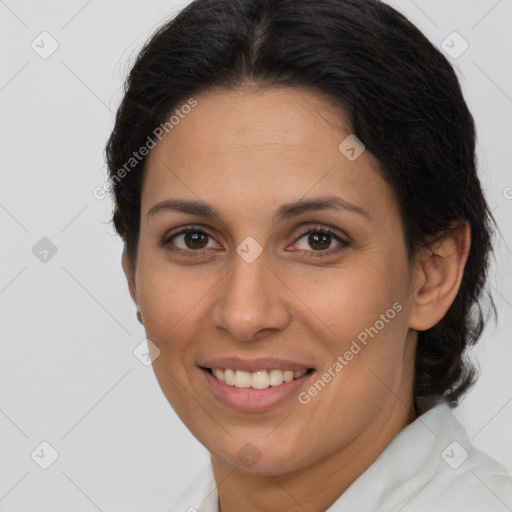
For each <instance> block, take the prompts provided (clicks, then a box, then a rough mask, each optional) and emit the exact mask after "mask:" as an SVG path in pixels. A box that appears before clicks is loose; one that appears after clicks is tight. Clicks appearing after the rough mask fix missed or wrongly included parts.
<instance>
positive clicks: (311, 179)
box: [142, 88, 390, 211]
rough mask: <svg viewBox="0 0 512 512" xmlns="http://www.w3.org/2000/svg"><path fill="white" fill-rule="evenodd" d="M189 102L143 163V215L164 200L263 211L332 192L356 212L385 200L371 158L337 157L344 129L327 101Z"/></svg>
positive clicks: (264, 95) (245, 97)
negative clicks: (215, 203) (197, 201)
mask: <svg viewBox="0 0 512 512" xmlns="http://www.w3.org/2000/svg"><path fill="white" fill-rule="evenodd" d="M196 99H197V106H195V107H194V108H193V109H191V110H190V111H189V113H188V114H186V115H182V116H181V118H180V120H179V123H177V124H176V125H175V126H174V127H173V128H172V130H170V132H169V133H168V134H166V135H164V137H163V138H162V141H161V142H158V143H157V145H156V147H155V148H154V149H153V150H152V151H151V153H150V155H149V157H148V162H147V165H146V173H147V175H146V177H145V180H144V181H145V185H144V191H143V197H142V202H143V210H144V208H146V209H145V210H144V211H147V208H149V207H150V206H151V204H154V203H155V202H158V201H163V200H165V199H168V198H169V196H171V197H182V196H186V197H189V198H191V199H192V198H193V199H197V198H202V199H206V198H216V199H217V200H218V201H220V202H226V201H227V200H229V205H232V206H233V207H234V206H235V205H238V206H239V207H242V206H244V205H245V206H247V202H248V201H250V202H251V204H254V205H258V206H259V211H265V209H266V208H270V207H272V210H273V209H274V207H275V206H276V205H277V204H278V203H285V202H289V201H291V200H297V199H299V198H301V197H304V196H306V195H307V194H312V195H319V194H320V195H321V194H323V195H325V194H332V193H333V192H336V191H338V192H340V193H342V195H343V198H344V199H345V200H347V201H350V202H358V203H359V204H360V205H361V206H362V207H364V204H365V203H371V202H373V203H375V204H374V206H377V203H378V201H377V202H376V196H386V194H387V195H388V196H389V194H390V190H388V186H387V184H386V183H385V182H384V180H383V179H382V178H381V176H380V174H379V172H378V162H377V160H376V159H375V157H374V156H373V155H372V154H371V153H369V152H368V151H364V152H363V153H362V154H361V155H360V156H359V157H358V158H357V159H356V160H354V161H351V160H349V159H348V158H347V157H346V156H345V155H344V154H343V153H342V152H341V151H340V149H339V146H340V143H342V142H343V141H344V140H345V139H346V138H347V137H349V136H350V135H351V128H350V124H349V122H348V120H347V118H346V116H345V114H344V112H343V111H342V110H341V109H340V108H338V107H336V106H335V105H334V104H333V103H332V102H330V101H329V100H328V99H327V98H326V97H323V96H320V95H318V94H315V93H313V92H310V91H306V90H300V89H292V88H280V89H255V88H241V89H236V90H229V91H226V90H218V91H209V92H207V93H205V94H202V95H198V96H197V97H196ZM177 108H178V109H179V106H178V107H177ZM372 195H373V196H372ZM381 199H384V200H386V199H387V200H388V201H389V200H390V197H381ZM209 202H211V201H209ZM150 203H151V204H150ZM382 206H383V205H382Z"/></svg>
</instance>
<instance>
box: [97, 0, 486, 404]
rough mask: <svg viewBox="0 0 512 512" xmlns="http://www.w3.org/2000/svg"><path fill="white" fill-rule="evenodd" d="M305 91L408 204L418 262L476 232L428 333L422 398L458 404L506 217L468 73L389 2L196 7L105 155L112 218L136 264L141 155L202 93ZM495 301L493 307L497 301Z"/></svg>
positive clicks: (150, 48) (153, 65)
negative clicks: (333, 109) (257, 88)
mask: <svg viewBox="0 0 512 512" xmlns="http://www.w3.org/2000/svg"><path fill="white" fill-rule="evenodd" d="M248 82H251V83H257V84H261V86H291V87H298V86H300V87H306V88H308V89H310V90H311V91H312V92H315V91H316V92H318V93H322V94H323V95H327V96H328V97H330V98H331V99H332V101H333V102H334V103H335V104H337V105H339V106H340V107H342V108H343V109H344V111H345V112H346V113H347V114H348V116H349V120H350V122H351V127H352V130H353V133H354V134H355V135H356V136H357V137H358V138H359V139H360V140H361V141H362V142H363V143H364V144H365V146H366V148H367V149H368V150H369V151H370V152H371V153H373V154H374V155H375V157H376V158H377V159H378V161H379V163H380V166H381V172H382V175H383V177H384V178H385V179H386V180H387V182H388V183H389V184H390V185H391V187H392V188H393V190H394V191H395V193H396V197H397V199H398V202H399V205H400V209H401V214H402V220H403V229H404V237H405V241H406V245H407V249H408V252H409V256H412V255H414V254H415V253H416V251H417V250H418V248H420V247H423V246H425V245H428V244H429V242H430V241H431V240H432V239H433V238H434V237H435V236H437V235H439V234H441V233H443V232H445V231H446V230H447V229H448V228H449V227H450V225H451V224H452V223H453V221H467V222H468V223H469V225H470V227H471V240H472V243H471V249H470V253H469V257H468V261H467V264H466V267H465V270H464V275H463V279H462V284H461V286H460V290H459V292H458V294H457V296H456V298H455V300H454V302H453V304H452V305H451V307H450V309H449V310H448V312H447V314H446V316H445V317H444V318H443V319H442V320H441V321H440V322H438V323H437V324H436V325H435V326H434V327H432V328H431V329H428V330H427V331H423V332H420V333H419V340H418V348H417V353H416V374H415V385H414V396H415V399H416V400H417V403H418V401H421V400H424V399H434V400H435V399H444V400H446V401H447V402H448V403H449V404H450V405H452V406H455V405H456V404H457V403H458V401H459V399H460V397H461V396H462V395H463V393H464V392H465V391H466V390H467V389H468V388H469V387H470V385H471V384H472V383H473V382H474V380H475V375H476V372H475V370H474V368H473V366H472V365H471V364H470V362H469V361H467V360H466V358H465V356H464V354H465V350H466V349H467V347H468V346H470V345H472V344H474V343H475V342H476V341H477V340H478V338H479V336H480V335H481V332H482V330H483V327H484V324H485V320H486V314H485V312H484V308H483V303H482V292H483V288H484V284H485V281H486V276H487V269H488V263H489V261H488V260H489V255H490V252H491V235H492V227H493V218H492V215H491V213H490V211H489V208H488V206H487V204H486V201H485V199H484V196H483V193H482V189H481V186H480V182H479V179H478V177H477V172H476V163H475V128H474V122H473V118H472V116H471V114H470V112H469V110H468V108H467V105H466V103H465V101H464V98H463V94H462V92H461V88H460V85H459V82H458V80H457V77H456V74H455V72H454V70H453V68H452V66H451V65H450V63H449V62H448V61H447V59H446V58H445V57H444V55H443V54H442V53H441V52H440V51H439V50H438V49H437V48H436V47H435V46H433V45H432V44H431V43H430V42H429V41H428V39H427V38H426V37H425V36H424V35H423V34H422V33H421V32H420V31H419V30H418V29H417V28H416V27H415V26H414V25H413V24H411V23H410V22H409V21H408V20H407V19H406V18H405V17H404V16H403V15H401V14H400V13H399V12H397V11H396V10H395V9H393V8H392V7H390V6H389V5H387V4H385V3H383V2H380V1H378V0H195V1H193V2H192V3H190V4H189V5H188V6H187V7H186V8H185V9H183V10H182V11H181V12H180V13H179V14H178V15H177V16H176V17H175V18H173V19H172V20H170V21H168V22H166V23H165V24H164V25H163V26H161V27H160V28H159V29H158V30H157V31H156V32H155V33H154V34H153V36H152V37H151V38H150V40H149V41H148V42H147V43H146V44H145V46H144V47H143V49H142V50H141V52H140V54H139V55H138V57H137V59H136V62H135V64H134V66H133V68H132V70H131V72H130V74H129V76H128V78H127V81H126V84H125V93H124V98H123V100H122V103H121V105H120V107H119V110H118V112H117V117H116V121H115V127H114V129H113V131H112V134H111V136H110V139H109V141H108V145H107V147H106V157H107V163H108V168H109V173H110V179H111V185H112V194H113V198H114V201H115V210H114V214H113V222H114V225H115V228H116V230H117V232H118V233H119V235H120V236H121V237H122V238H123V240H124V242H125V247H126V250H127V252H128V255H129V257H130V261H131V262H132V264H133V266H134V267H135V266H136V255H137V243H138V238H139V226H140V199H141V188H142V179H143V175H144V165H145V161H146V158H142V159H141V160H140V162H139V161H137V162H136V165H134V166H133V168H132V169H130V170H129V172H127V173H126V172H125V173H123V178H122V179H119V170H120V169H121V168H123V166H125V167H124V168H125V169H126V162H127V161H128V160H129V159H130V158H131V157H132V153H133V151H134V150H137V149H138V148H140V147H142V146H144V145H145V144H147V140H148V137H150V136H152V134H153V133H154V131H155V128H157V127H158V126H160V125H162V124H164V123H165V122H166V121H167V119H168V116H169V115H170V114H171V113H172V111H173V110H174V109H176V108H177V107H179V106H180V105H181V104H182V103H184V102H186V100H187V99H188V98H190V97H191V96H192V95H196V96H197V95H198V94H199V93H200V92H201V91H206V90H209V89H212V88H226V89H229V88H234V87H237V86H240V85H242V84H244V83H248ZM490 304H492V300H491V301H490Z"/></svg>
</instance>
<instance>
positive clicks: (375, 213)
mask: <svg viewBox="0 0 512 512" xmlns="http://www.w3.org/2000/svg"><path fill="white" fill-rule="evenodd" d="M197 100H198V105H197V107H195V108H194V109H193V110H192V111H191V112H190V113H189V114H188V115H187V116H185V117H184V119H182V120H180V123H179V125H177V126H176V127H175V128H174V129H173V130H172V131H170V133H169V134H168V135H166V136H165V137H164V138H163V139H162V141H161V142H159V143H158V144H157V146H156V147H155V148H154V149H153V150H152V151H151V153H150V155H149V157H148V161H147V168H146V175H145V180H144V185H143V190H142V205H141V228H140V240H139V245H138V252H137V264H136V267H134V265H132V264H131V262H130V261H129V259H128V256H127V254H126V252H125V253H123V258H122V264H123V269H124V271H125V274H126V277H127V280H128V285H129V290H130V293H131V296H132V298H133V300H134V302H135V304H136V305H137V308H138V310H140V312H141V317H142V322H143V324H144V327H145V330H146V334H147V337H148V338H149V339H150V340H151V341H152V342H153V343H154V344H155V345H156V346H157V347H158V348H159V350H160V355H159V357H157V358H156V359H155V360H154V362H153V368H154V371H155V374H156V376H157V379H158V381H159V384H160V386H161V388H162V391H163V392H164V394H165V396H166V397H167V399H168V400H169V402H170V404H171V405H172V407H173V408H174V409H175V411H176V412H177V414H178V415H179V416H180V418H181V419H182V421H183V422H184V423H185V425H186V426H187V427H188V428H189V429H190V431H191V432H192V433H193V435H194V436H195V437H196V438H197V439H198V440H199V441H200V442H201V443H202V444H204V446H206V448H207V449H208V450H209V451H210V453H211V461H212V466H213V470H214V474H215V479H216V482H217V485H218V492H219V502H220V507H221V510H222V512H231V511H238V510H253V511H281V510H288V511H292V512H293V511H298V510H300V511H304V510H307V511H322V510H325V509H326V508H328V507H329V506H330V505H331V504H332V503H333V502H334V501H335V500H336V499H337V498H338V497H339V495H340V494H341V493H342V492H343V491H345V490H346V489H347V488H348V487H349V486H350V484H351V483H352V482H354V480H355V479H356V478H357V477H358V476H360V475H361V474H362V473H363V472H364V471H365V469H367V468H368V466H369V465H370V464H371V463H372V462H373V461H374V460H375V459H376V458H377V457H378V456H379V455H380V454H381V453H382V451H383V450H384V448H385V447H386V446H387V445H388V444H389V443H390V441H391V440H392V439H393V438H394V437H395V436H396V435H397V434H398V433H399V432H400V431H401V430H402V429H403V428H404V427H405V426H406V425H408V424H409V423H410V422H411V421H413V420H414V419H415V418H416V416H417V412H416V411H415V408H414V405H413V395H412V388H413V379H414V354H415V349H416V342H417V331H418V330H422V329H428V328H429V327H431V326H432V325H434V324H435V323H437V321H439V320H440V319H441V318H442V317H443V316H444V314H445V313H446V311H447V309H448V307H449V306H450V304H451V303H452V301H453V299H454V298H455V295H456V293H457V291H458V288H459V285H460V281H461V278H462V272H463V268H464V264H465V262H466V259H467V254H468V251H469V244H470V240H469V227H468V226H467V225H464V224H461V225H460V226H458V228H457V229H454V230H453V231H450V232H449V234H447V235H445V236H444V237H441V238H440V239H439V240H438V241H437V242H436V244H435V245H433V246H432V248H431V249H429V250H424V251H422V252H418V254H417V255H416V257H415V258H414V261H410V260H409V259H408V257H407V252H406V247H405V243H404V237H403V231H402V223H401V218H400V213H399V209H398V203H397V200H396V197H395V195H394V192H393V190H392V189H391V188H390V187H389V186H388V185H387V183H386V182H385V181H384V180H383V178H382V177H381V176H380V174H379V171H378V162H377V160H376V159H375V157H374V156H373V155H372V154H371V153H370V152H369V151H364V152H363V153H362V155H361V156H359V158H357V159H356V160H355V161H349V160H348V159H347V158H346V157H345V156H344V155H343V154H342V153H341V152H340V151H339V150H338V145H339V144H340V143H341V142H342V141H343V140H344V139H345V138H346V137H347V136H348V135H350V134H351V129H350V126H349V123H348V121H347V120H346V118H345V116H344V114H343V112H342V111H340V110H339V109H337V108H336V107H335V106H334V105H332V104H331V103H330V102H329V100H328V99H327V98H324V97H322V96H319V95H318V94H316V93H313V92H309V91H307V90H298V89H290V88H280V89H268V88H267V89H257V88H256V87H255V86H251V85H250V84H247V85H245V86H243V87H239V88H237V89H235V90H230V91H227V90H217V91H209V92H207V93H204V94H201V95H199V96H197ZM326 195H336V196H338V197H340V198H343V200H345V201H347V202H349V203H351V204H353V205H356V206H357V207H358V208H359V209H363V210H364V211H365V212H366V215H363V214H360V213H357V212H353V211H349V210H344V209H327V210H318V211H309V212H304V213H302V214H301V215H299V216H297V217H293V218H290V219H287V220H283V221H280V222H276V221H275V219H274V217H273V215H274V212H275V210H276V209H277V208H278V207H279V206H281V205H282V204H284V203H290V202H293V201H296V200H299V199H301V198H306V199H310V198H313V197H319V196H326ZM168 199H187V200H202V201H205V202H207V203H209V204H211V205H212V206H214V207H215V208H216V209H218V210H219V212H220V213H221V215H222V218H221V220H218V219H211V218H208V217H202V216H196V215H192V214H189V213H187V214H186V213H182V212H175V211H171V210H160V211H159V212H158V213H155V214H153V215H148V210H149V209H150V208H151V207H153V206H154V205H156V204H157V203H159V202H161V201H165V200H168ZM190 224H193V225H194V227H196V228H197V229H199V230H200V231H203V232H206V233H207V234H208V235H210V236H209V237H204V238H203V239H201V238H200V239H199V240H200V243H198V242H197V241H196V242H195V245H194V241H193V240H191V239H190V237H189V239H188V245H187V238H186V237H185V236H183V235H182V236H177V237H175V238H173V239H172V242H174V244H175V245H174V247H177V248H181V249H182V250H183V251H185V252H184V253H182V254H178V253H175V252H172V251H171V250H170V248H171V247H172V242H171V241H169V235H170V234H171V231H178V230H179V229H178V228H180V227H181V228H183V227H184V226H187V225H190ZM309 227H310V228H318V227H324V228H328V229H332V230H333V231H334V232H335V233H336V234H337V235H339V236H341V237H342V238H343V239H344V240H347V241H350V245H348V246H345V245H343V244H340V242H338V241H337V240H336V238H334V237H331V238H329V237H327V241H326V243H325V244H324V245H322V239H320V242H317V243H316V244H315V243H314V241H313V243H308V235H307V234H306V235H302V234H301V233H302V231H301V230H305V228H309ZM456 227H457V226H456ZM319 235H321V234H319ZM247 237H252V238H254V239H255V240H256V241H257V242H258V243H259V244H260V246H261V247H262V249H263V252H262V254H261V255H260V256H259V257H258V258H257V259H256V260H255V261H254V262H252V263H248V262H246V261H245V260H244V259H243V258H241V257H240V256H239V255H238V254H237V252H236V248H237V246H238V245H239V244H241V242H242V241H244V240H245V239H246V238H247ZM164 239H167V241H168V245H167V246H163V245H162V244H161V242H162V240H164ZM201 249H204V250H205V252H203V256H194V255H193V254H192V253H193V252H194V251H196V252H197V251H198V250H199V251H200V250H201ZM329 251H331V254H330V255H324V256H321V257H318V256H317V257H315V254H318V253H319V252H323V253H324V254H325V253H326V252H329ZM397 302H398V303H399V304H400V305H401V306H402V309H401V311H400V312H399V313H397V314H396V316H395V317H394V318H393V319H392V320H390V321H389V322H387V323H385V327H384V328H382V329H381V330H380V331H379V332H378V334H377V335H376V336H375V337H374V338H373V339H370V340H369V342H368V344H367V346H364V347H363V349H362V350H361V351H360V352H359V353H358V354H357V355H356V356H354V358H353V359H352V360H351V361H350V362H349V363H348V364H347V365H346V366H345V367H344V368H343V370H342V371H341V372H339V373H338V374H336V377H335V378H333V379H332V380H331V382H329V383H328V384H327V385H326V386H325V387H324V388H323V389H322V390H321V391H320V392H319V393H318V395H317V396H315V397H314V398H312V399H311V401H310V402H309V403H308V404H306V405H304V404H301V403H300V402H299V400H298V399H297V397H296V396H293V397H292V398H291V399H290V400H287V401H286V402H284V403H282V404H280V405H278V406H277V407H274V408H271V409H270V410H267V411H264V412H260V413H254V412H252V413H248V412H239V411H235V410H233V409H231V408H228V407H227V406H225V405H223V404H221V403H220V402H218V401H217V400H216V399H215V398H214V397H213V395H212V394H211V392H210V390H209V388H208V386H207V385H206V382H205V378H204V375H203V373H202V370H200V369H199V368H198V367H197V364H198V362H199V361H200V360H204V359H205V358H207V357H216V356H239V357H241V358H244V359H255V358H257V357H278V358H285V359H294V360H297V361H301V362H305V363H306V364H307V366H310V367H313V368H315V369H316V371H317V374H316V376H315V377H316V378H314V379H310V381H309V384H307V386H305V387H304V389H301V391H304V390H306V391H307V389H308V387H309V386H310V385H311V383H312V382H314V381H315V380H316V379H317V378H318V377H319V376H321V375H322V374H323V373H324V372H325V371H327V369H328V368H329V367H332V365H333V364H334V363H335V361H336V358H337V357H338V356H339V355H343V354H344V353H345V352H346V351H347V350H348V349H349V348H350V345H351V343H352V341H353V340H355V339H357V336H358V334H359V333H361V332H362V331H364V330H365V328H368V327H370V326H374V325H375V323H376V321H377V320H379V318H381V316H380V315H382V314H384V313H385V312H386V311H387V310H388V309H390V308H392V305H393V304H394V303H397ZM249 442H250V443H252V445H254V447H255V449H256V450H257V453H258V454H259V455H261V458H260V459H259V460H258V461H257V463H256V464H254V465H253V466H252V467H247V466H245V465H244V463H243V461H242V460H241V459H240V458H239V457H238V456H237V454H238V452H239V450H240V449H241V448H242V447H243V446H244V445H246V444H247V443H249Z"/></svg>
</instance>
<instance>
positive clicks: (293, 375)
mask: <svg viewBox="0 0 512 512" xmlns="http://www.w3.org/2000/svg"><path fill="white" fill-rule="evenodd" d="M212 373H213V375H214V376H215V377H216V378H217V379H218V380H220V381H221V382H224V383H225V384H227V385H228V386H235V387H237V388H253V389H267V388H268V387H270V386H280V385H281V384H283V382H291V381H292V380H294V379H299V378H300V377H302V376H303V375H305V374H306V373H307V370H297V371H295V372H294V371H293V370H285V371H283V370H270V371H269V372H267V371H266V370H260V371H257V372H253V373H250V372H244V371H242V370H231V369H229V368H226V369H223V368H212Z"/></svg>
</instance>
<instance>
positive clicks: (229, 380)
mask: <svg viewBox="0 0 512 512" xmlns="http://www.w3.org/2000/svg"><path fill="white" fill-rule="evenodd" d="M217 378H218V379H219V380H222V379H221V378H220V377H217ZM224 382H225V383H226V384H227V385H228V386H234V385H235V372H234V371H233V370H229V369H227V370H224Z"/></svg>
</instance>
